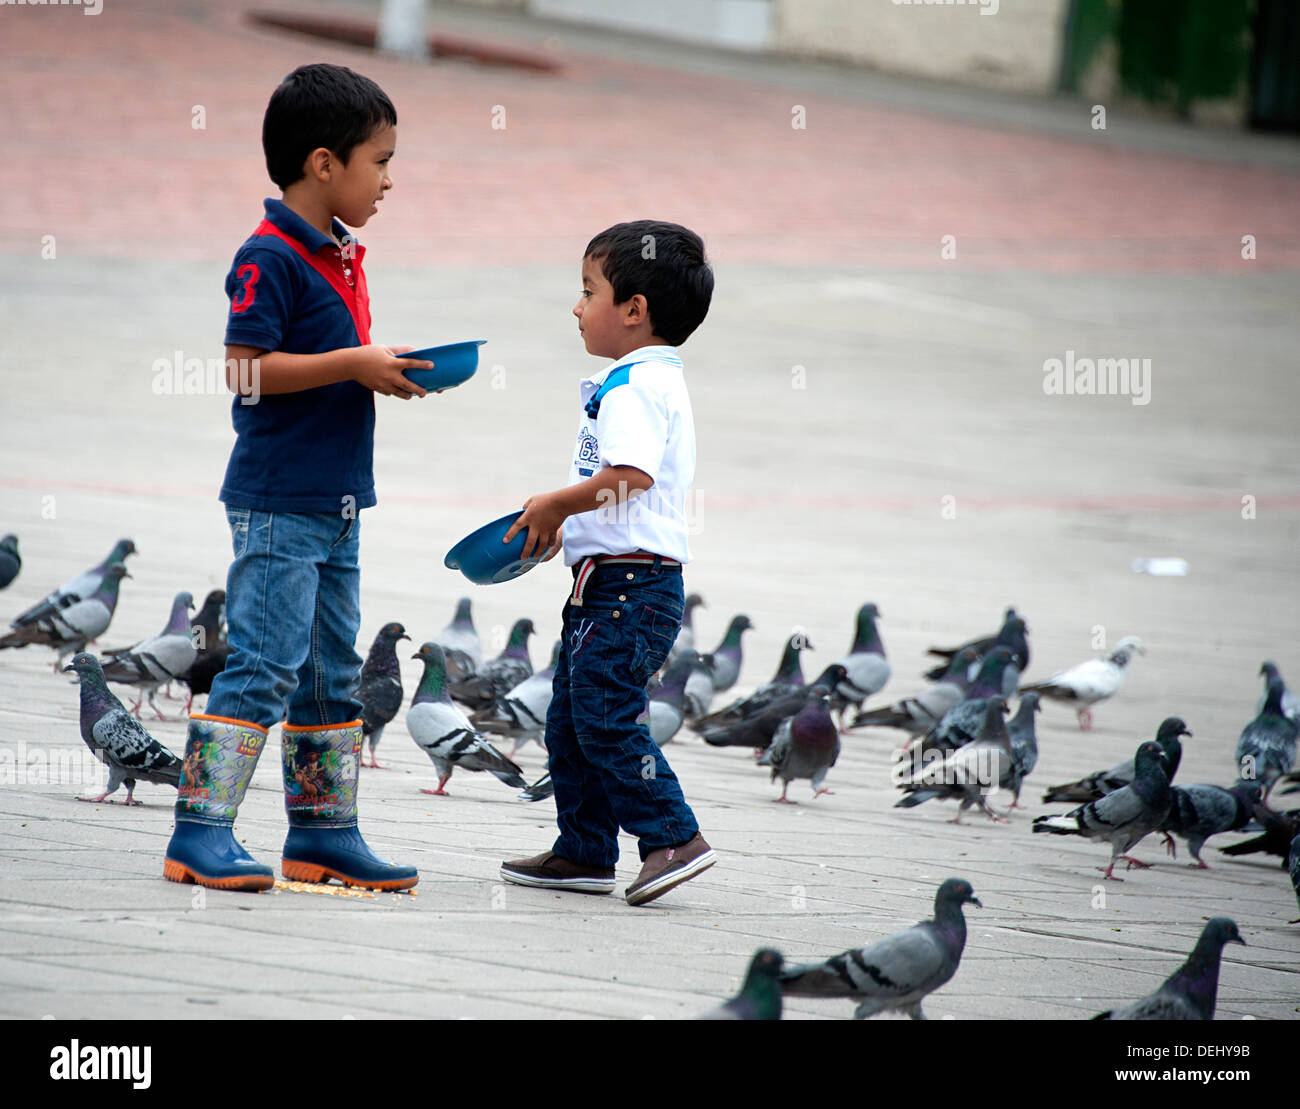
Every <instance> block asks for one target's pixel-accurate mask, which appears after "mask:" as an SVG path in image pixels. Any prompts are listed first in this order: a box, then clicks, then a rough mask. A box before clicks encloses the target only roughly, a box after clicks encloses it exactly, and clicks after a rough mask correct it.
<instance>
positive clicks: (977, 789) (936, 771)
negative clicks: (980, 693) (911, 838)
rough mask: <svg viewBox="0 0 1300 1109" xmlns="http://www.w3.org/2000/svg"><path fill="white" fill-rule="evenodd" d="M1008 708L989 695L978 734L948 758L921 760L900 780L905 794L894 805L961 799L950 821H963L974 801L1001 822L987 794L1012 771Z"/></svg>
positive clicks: (912, 805) (910, 805) (958, 822)
mask: <svg viewBox="0 0 1300 1109" xmlns="http://www.w3.org/2000/svg"><path fill="white" fill-rule="evenodd" d="M1006 711H1007V703H1006V701H1004V700H1003V699H1002V698H1001V697H990V698H989V699H988V700H987V701H986V702H985V707H984V721H983V723H982V725H981V727H980V732H979V735H978V736H977V737H976V738H975V739H974V740H972V741H971V742H970V743H967V744H965V745H964V746H961V747H959V748H957V750H955V751H953V752H951V753H950V754H949V755H948V756H947V758H944V759H940V760H935V759H929V760H926V761H925V762H923V763H919V765H917V766H916V767H915V768H914V770H913V772H912V774H911V776H910V778H908V780H906V781H903V782H901V783H900V787H899V788H901V789H902V790H903V793H904V794H905V796H904V797H902V798H900V799H899V800H898V801H897V802H895V804H894V808H896V809H910V808H915V807H916V806H917V805H920V804H922V803H923V802H926V801H932V800H935V799H939V800H944V801H960V802H961V807H960V808H959V809H958V810H957V815H956V816H954V817H953V818H952V820H951V821H950V822H949V823H952V824H960V823H961V814H962V813H964V812H965V811H966V810H967V809H968V808H970V807H971V806H972V805H978V806H979V807H980V809H981V810H982V811H983V813H984V815H985V816H987V817H988V818H989V819H990V820H993V821H997V822H1002V821H1003V820H1004V818H1003V817H1000V816H998V815H997V814H996V813H994V811H993V810H992V809H991V808H989V805H988V802H987V801H986V800H985V797H986V795H987V794H989V793H991V792H992V791H993V790H995V789H997V788H998V786H999V784H1000V783H1001V782H1002V780H1003V778H1005V777H1008V776H1009V775H1010V773H1011V768H1012V760H1011V735H1010V733H1009V732H1008V731H1007V722H1006V720H1005V714H1006ZM918 762H919V760H918Z"/></svg>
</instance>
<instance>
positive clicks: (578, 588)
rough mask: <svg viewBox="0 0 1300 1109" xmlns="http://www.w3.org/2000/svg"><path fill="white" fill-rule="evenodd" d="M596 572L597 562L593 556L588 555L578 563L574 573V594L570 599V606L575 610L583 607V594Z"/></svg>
mask: <svg viewBox="0 0 1300 1109" xmlns="http://www.w3.org/2000/svg"><path fill="white" fill-rule="evenodd" d="M595 572H596V560H595V559H594V558H592V556H591V555H587V557H586V558H584V559H583V560H582V561H581V562H579V563H578V565H577V567H576V569H575V570H574V572H573V594H572V595H571V596H570V597H569V604H571V605H573V606H574V607H575V608H581V607H582V593H583V590H585V589H586V588H587V583H588V582H589V581H591V577H592V575H593V574H594V573H595Z"/></svg>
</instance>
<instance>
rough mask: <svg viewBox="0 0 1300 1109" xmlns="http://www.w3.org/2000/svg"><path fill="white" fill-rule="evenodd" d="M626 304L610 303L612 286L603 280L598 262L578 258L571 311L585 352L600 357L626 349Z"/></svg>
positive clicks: (627, 330) (613, 355)
mask: <svg viewBox="0 0 1300 1109" xmlns="http://www.w3.org/2000/svg"><path fill="white" fill-rule="evenodd" d="M626 307H627V305H623V306H621V308H620V306H618V305H615V303H614V287H613V286H612V285H611V284H610V283H609V281H608V280H607V279H606V277H605V274H604V273H603V272H602V270H601V267H600V263H599V262H597V261H595V260H593V259H591V258H584V259H583V260H582V292H581V293H580V294H578V303H577V304H575V305H574V306H573V314H574V315H575V316H577V317H578V332H579V333H580V334H581V335H582V340H583V342H584V343H585V344H586V345H587V353H588V354H594V355H596V356H597V357H600V358H621V357H623V355H624V354H625V353H627V352H626V351H624V350H623V349H622V347H623V345H624V344H625V343H626V340H627V335H628V332H629V329H628V328H627V327H626V326H625V325H624V323H623V320H624V317H625V316H626V312H625V311H623V309H626Z"/></svg>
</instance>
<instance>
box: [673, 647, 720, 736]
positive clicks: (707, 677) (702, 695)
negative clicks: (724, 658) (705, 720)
mask: <svg viewBox="0 0 1300 1109" xmlns="http://www.w3.org/2000/svg"><path fill="white" fill-rule="evenodd" d="M677 657H678V658H679V659H681V658H689V659H690V662H691V666H690V672H689V673H688V674H687V676H686V688H685V689H684V690H683V692H682V710H683V712H685V714H686V719H687V720H698V719H699V718H700V717H701V716H706V715H708V712H709V709H710V708H711V707H712V705H713V669H712V665H713V658H712V657H711V656H706V655H699V654H696V653H695V652H694V651H691V652H690V653H689V654H687V653H686V652H685V651H681V652H678V656H677Z"/></svg>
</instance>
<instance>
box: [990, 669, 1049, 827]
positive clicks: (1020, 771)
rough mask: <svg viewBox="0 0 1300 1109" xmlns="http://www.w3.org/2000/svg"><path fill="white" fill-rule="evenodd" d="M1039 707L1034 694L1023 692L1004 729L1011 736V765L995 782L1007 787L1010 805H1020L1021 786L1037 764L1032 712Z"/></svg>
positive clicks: (1035, 732) (1036, 740)
mask: <svg viewBox="0 0 1300 1109" xmlns="http://www.w3.org/2000/svg"><path fill="white" fill-rule="evenodd" d="M1042 711H1043V707H1042V705H1041V704H1039V702H1038V694H1037V693H1026V694H1024V695H1023V696H1021V698H1020V704H1019V706H1018V707H1017V708H1016V715H1015V716H1013V717H1012V718H1011V719H1010V720H1009V721H1008V722H1007V731H1008V732H1009V733H1010V736H1011V767H1010V771H1009V773H1008V774H1006V775H1004V776H1003V778H1002V781H1001V782H1000V783H999V784H1000V785H1001V786H1002V788H1003V789H1009V790H1011V792H1012V794H1013V795H1014V796H1013V797H1012V799H1011V808H1012V809H1019V808H1023V806H1022V805H1021V804H1020V790H1021V787H1022V786H1023V785H1024V784H1025V779H1026V778H1028V777H1029V775H1030V774H1032V773H1033V770H1034V767H1035V766H1037V765H1038V732H1037V730H1036V728H1035V723H1034V716H1035V715H1036V714H1037V713H1040V712H1042ZM1008 811H1009V810H1008Z"/></svg>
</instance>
